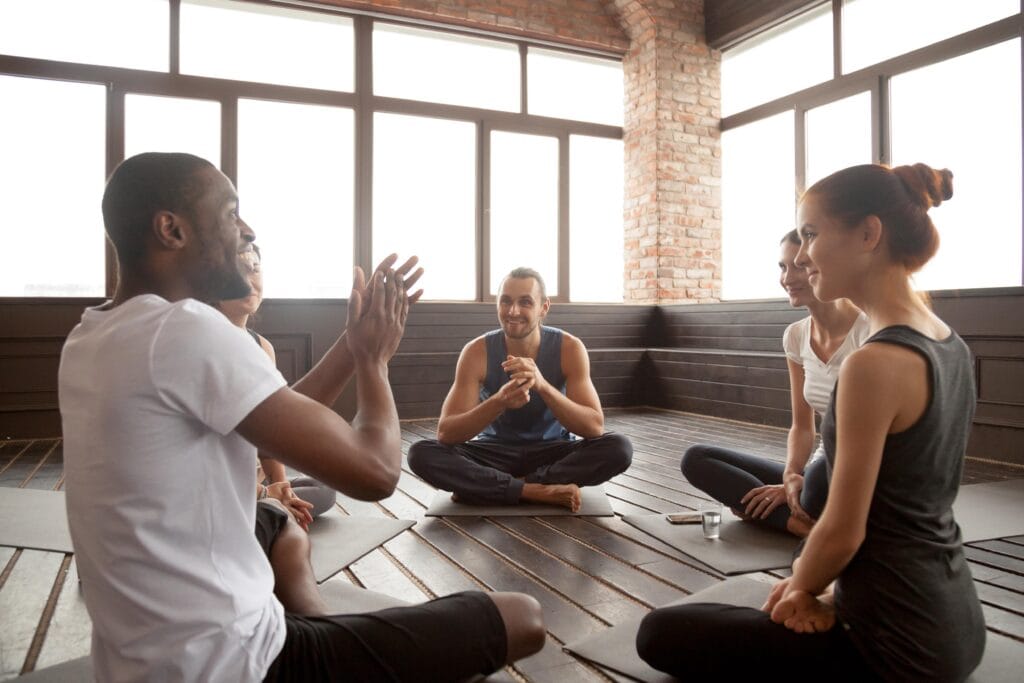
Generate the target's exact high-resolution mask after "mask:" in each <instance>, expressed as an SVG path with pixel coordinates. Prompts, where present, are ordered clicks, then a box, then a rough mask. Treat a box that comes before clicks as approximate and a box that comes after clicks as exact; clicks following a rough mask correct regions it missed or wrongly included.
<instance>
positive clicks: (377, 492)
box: [353, 466, 402, 501]
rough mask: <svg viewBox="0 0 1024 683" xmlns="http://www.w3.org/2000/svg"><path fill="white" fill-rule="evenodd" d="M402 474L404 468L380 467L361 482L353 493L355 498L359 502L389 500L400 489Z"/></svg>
mask: <svg viewBox="0 0 1024 683" xmlns="http://www.w3.org/2000/svg"><path fill="white" fill-rule="evenodd" d="M401 474H402V468H401V467H400V466H396V467H383V466H382V467H378V468H376V469H375V471H373V472H371V473H370V474H369V475H368V476H367V477H366V478H364V479H363V481H362V482H360V486H359V487H358V490H357V491H353V494H354V495H353V497H354V498H357V499H359V500H366V501H378V500H382V499H384V498H387V497H388V496H390V495H391V494H392V493H394V492H395V488H397V487H398V478H399V477H400V476H401Z"/></svg>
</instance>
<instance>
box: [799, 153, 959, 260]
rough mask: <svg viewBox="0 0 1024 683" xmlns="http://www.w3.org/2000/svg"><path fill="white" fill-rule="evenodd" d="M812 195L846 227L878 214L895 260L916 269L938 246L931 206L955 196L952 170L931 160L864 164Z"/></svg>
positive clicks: (839, 174) (847, 170) (816, 186)
mask: <svg viewBox="0 0 1024 683" xmlns="http://www.w3.org/2000/svg"><path fill="white" fill-rule="evenodd" d="M808 196H811V197H814V198H815V199H817V200H818V201H819V202H821V207H822V208H823V209H824V211H825V212H826V213H827V214H829V215H830V216H832V217H834V218H836V219H837V220H839V221H840V222H841V223H842V224H844V225H845V226H847V227H853V226H855V225H857V224H858V223H859V222H860V221H862V220H864V219H865V218H866V217H868V216H877V217H878V220H880V221H881V222H882V225H883V226H884V227H885V240H886V243H887V244H888V247H889V253H890V254H891V256H892V259H893V260H894V261H896V262H898V263H902V264H903V265H904V267H906V268H907V270H908V271H910V272H912V273H913V272H915V271H917V270H920V269H921V266H923V265H924V264H925V263H927V262H928V260H929V259H930V258H931V257H932V256H934V255H935V252H936V250H938V248H939V233H938V231H937V230H936V229H935V225H934V224H933V223H932V219H931V218H930V217H929V216H928V209H930V208H932V207H933V206H938V205H940V204H941V203H942V202H944V201H946V200H947V199H950V198H952V196H953V173H952V172H951V171H949V169H942V170H935V169H933V168H932V167H931V166H928V165H927V164H914V165H912V166H896V167H894V168H890V167H888V166H883V165H881V164H862V165H860V166H851V167H850V168H844V169H843V170H841V171H836V172H835V173H833V174H832V175H830V176H828V177H826V178H823V179H821V180H819V181H818V182H816V183H815V184H814V185H812V186H811V188H810V189H809V190H807V192H806V193H805V194H804V197H808Z"/></svg>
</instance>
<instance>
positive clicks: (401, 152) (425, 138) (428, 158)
mask: <svg viewBox="0 0 1024 683" xmlns="http://www.w3.org/2000/svg"><path fill="white" fill-rule="evenodd" d="M373 135H374V145H373V262H374V263H375V264H376V263H379V262H380V260H381V259H382V258H384V257H385V256H387V255H388V254H390V253H392V252H398V253H399V254H400V255H402V256H403V257H404V256H408V255H410V254H416V255H418V256H419V257H420V262H421V263H422V264H423V265H424V274H423V279H422V280H420V282H419V284H418V285H417V287H422V288H423V296H424V297H426V298H427V299H463V300H466V299H469V300H472V299H476V276H477V273H476V271H477V267H476V265H477V258H476V254H477V239H476V213H477V206H476V196H477V194H476V126H475V125H474V124H472V123H467V122H464V121H445V120H443V119H428V118H423V117H417V116H399V115H397V114H377V115H376V116H374V120H373Z"/></svg>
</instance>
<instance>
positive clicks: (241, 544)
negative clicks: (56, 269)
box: [60, 294, 285, 681]
mask: <svg viewBox="0 0 1024 683" xmlns="http://www.w3.org/2000/svg"><path fill="white" fill-rule="evenodd" d="M284 385H285V381H284V378H283V377H282V376H281V374H280V373H279V372H278V371H277V370H276V369H275V368H274V367H273V364H272V363H271V362H270V359H269V358H268V357H267V354H266V353H264V352H263V350H262V349H261V348H259V347H258V346H256V345H255V344H253V343H252V339H250V338H249V336H248V335H247V334H246V333H245V332H244V331H242V330H241V329H239V328H237V327H235V326H234V325H232V324H231V323H230V322H228V320H227V319H226V318H225V317H224V316H223V315H221V314H220V313H219V312H217V311H215V310H214V309H213V308H211V307H209V306H207V305H205V304H202V303H199V302H197V301H195V300H192V299H186V300H184V301H179V302H177V303H173V304H172V303H169V302H168V301H166V300H164V299H162V298H160V297H159V296H156V295H153V294H146V295H141V296H137V297H135V298H133V299H130V300H128V301H126V302H124V303H123V304H121V305H120V306H118V307H116V308H114V309H111V310H109V311H101V310H98V309H87V310H86V311H85V313H84V315H83V316H82V322H81V323H80V324H79V325H78V326H77V327H75V329H74V330H73V331H72V332H71V334H70V335H69V336H68V339H67V343H66V344H65V345H64V350H63V352H62V354H61V363H60V411H61V418H62V420H63V427H64V470H65V473H66V477H67V478H66V490H67V509H68V522H69V523H70V526H71V537H72V541H73V542H74V548H75V560H76V562H77V563H78V571H79V574H80V576H81V578H82V589H83V594H84V597H85V603H86V606H87V608H88V610H89V615H90V616H91V617H92V622H93V637H92V658H93V666H94V668H95V675H96V678H97V680H101V681H140V680H160V681H251V680H261V679H262V678H263V676H264V674H265V673H266V670H267V668H268V667H269V666H270V664H271V663H272V662H273V660H274V658H275V657H276V656H277V653H278V652H279V651H280V650H281V647H282V645H283V644H284V637H285V626H284V610H283V609H282V607H281V605H280V603H279V602H278V601H277V599H276V598H275V597H274V594H273V587H274V575H273V572H272V570H271V568H270V564H269V562H268V561H267V558H266V556H265V555H264V553H263V552H262V550H261V549H260V546H259V544H258V543H257V542H256V538H255V536H254V535H253V528H254V526H255V514H256V513H255V510H256V487H255V483H254V482H255V480H254V479H253V472H254V471H255V468H256V449H255V447H253V446H252V445H251V444H249V443H248V442H247V441H246V440H245V439H243V438H242V437H241V436H239V435H238V434H236V433H235V431H234V429H235V427H236V426H237V425H238V423H239V422H240V421H241V420H242V419H243V418H244V417H245V416H246V415H248V414H249V413H250V412H251V411H252V410H253V408H255V407H256V406H257V405H259V404H260V403H261V402H262V401H263V400H264V399H266V398H267V397H268V396H270V395H271V394H273V393H274V392H275V391H277V390H278V389H280V388H281V387H283V386H284Z"/></svg>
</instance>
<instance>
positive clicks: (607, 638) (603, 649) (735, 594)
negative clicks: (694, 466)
mask: <svg viewBox="0 0 1024 683" xmlns="http://www.w3.org/2000/svg"><path fill="white" fill-rule="evenodd" d="M698 526H699V525H698ZM770 590H771V584H768V583H762V582H760V581H754V580H753V579H748V578H745V577H733V578H731V579H726V580H725V581H723V582H722V583H719V584H716V585H714V586H711V587H710V588H705V589H704V590H702V591H699V592H697V593H694V594H693V595H688V596H686V597H685V598H682V599H681V600H674V601H672V602H670V603H669V604H668V605H665V607H668V606H669V605H684V604H687V603H695V602H721V603H724V604H727V605H737V606H740V607H754V608H759V607H761V605H763V604H764V601H765V600H766V599H767V598H768V592H769V591H770ZM639 628H640V620H639V619H634V620H631V621H626V622H623V623H621V624H618V625H616V626H612V627H611V628H608V629H605V630H604V631H600V632H598V633H595V634H592V635H590V636H588V637H586V638H583V639H581V640H577V641H575V642H572V643H568V644H566V646H565V649H566V650H568V651H569V652H572V653H573V654H575V655H576V656H578V657H582V658H583V659H586V660H588V661H590V662H593V663H594V664H597V665H599V666H602V667H604V668H606V669H610V670H612V671H615V672H617V673H620V674H623V675H625V676H629V677H630V678H634V679H636V680H638V681H650V682H651V683H655V682H657V683H662V682H664V681H672V680H675V679H674V678H672V677H671V676H669V675H668V674H664V673H661V672H660V671H656V670H654V669H652V668H651V667H649V666H647V664H646V663H645V662H644V661H643V660H642V659H640V656H639V655H638V654H637V653H636V634H637V631H638V630H639Z"/></svg>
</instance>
